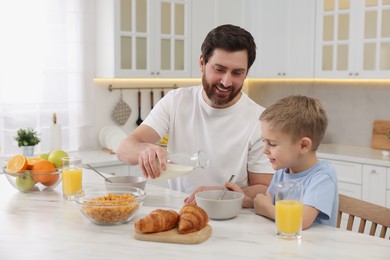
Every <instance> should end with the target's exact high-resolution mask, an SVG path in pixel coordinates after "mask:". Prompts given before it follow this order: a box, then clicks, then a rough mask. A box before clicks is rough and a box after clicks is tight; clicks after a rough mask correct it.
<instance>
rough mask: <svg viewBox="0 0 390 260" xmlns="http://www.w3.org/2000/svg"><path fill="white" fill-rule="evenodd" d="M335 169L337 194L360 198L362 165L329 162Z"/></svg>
mask: <svg viewBox="0 0 390 260" xmlns="http://www.w3.org/2000/svg"><path fill="white" fill-rule="evenodd" d="M331 163H332V165H333V167H334V168H335V169H336V173H337V182H338V186H339V193H342V194H345V195H348V196H351V197H354V198H357V199H361V198H362V164H360V163H350V162H344V161H335V160H331Z"/></svg>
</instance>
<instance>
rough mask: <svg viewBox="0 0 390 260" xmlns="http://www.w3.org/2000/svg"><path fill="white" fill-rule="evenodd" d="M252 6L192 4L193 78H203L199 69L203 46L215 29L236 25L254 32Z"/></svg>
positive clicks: (211, 1)
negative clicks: (210, 32)
mask: <svg viewBox="0 0 390 260" xmlns="http://www.w3.org/2000/svg"><path fill="white" fill-rule="evenodd" d="M249 10H250V5H249V1H247V0H194V1H192V3H191V12H192V13H191V43H192V46H191V60H192V73H191V76H192V77H193V78H199V77H201V76H202V74H201V72H200V69H199V58H200V55H201V45H202V43H203V40H204V39H205V37H206V35H207V34H208V33H209V31H211V30H212V29H213V28H215V27H217V26H219V25H222V24H234V25H237V26H240V27H243V28H245V29H246V30H248V31H250V32H252V28H251V26H252V25H251V23H250V20H249V19H250V17H251V15H250V11H249Z"/></svg>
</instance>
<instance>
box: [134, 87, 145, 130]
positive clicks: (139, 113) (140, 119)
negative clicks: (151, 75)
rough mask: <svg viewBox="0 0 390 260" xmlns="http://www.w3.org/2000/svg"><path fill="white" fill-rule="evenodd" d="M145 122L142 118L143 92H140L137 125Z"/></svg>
mask: <svg viewBox="0 0 390 260" xmlns="http://www.w3.org/2000/svg"><path fill="white" fill-rule="evenodd" d="M143 121H144V120H142V118H141V90H138V119H137V121H136V124H137V125H140V124H142V122H143Z"/></svg>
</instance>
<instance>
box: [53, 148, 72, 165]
mask: <svg viewBox="0 0 390 260" xmlns="http://www.w3.org/2000/svg"><path fill="white" fill-rule="evenodd" d="M64 157H68V154H67V153H66V152H65V151H62V150H58V149H57V150H53V151H51V152H50V153H49V157H48V161H49V162H51V163H52V164H54V166H55V167H56V168H61V167H62V158H64Z"/></svg>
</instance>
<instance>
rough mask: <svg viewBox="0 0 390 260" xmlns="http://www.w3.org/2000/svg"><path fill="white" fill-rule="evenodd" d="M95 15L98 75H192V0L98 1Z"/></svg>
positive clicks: (149, 76) (128, 76) (122, 76)
mask: <svg viewBox="0 0 390 260" xmlns="http://www.w3.org/2000/svg"><path fill="white" fill-rule="evenodd" d="M96 16H97V19H96V21H97V24H96V41H97V43H96V45H97V48H96V53H97V57H96V62H97V65H96V76H97V77H120V78H130V77H132V78H133V77H137V78H155V77H157V78H158V77H189V76H190V74H191V61H190V52H191V50H190V19H191V13H190V0H116V1H105V0H97V2H96ZM111 39H112V41H111Z"/></svg>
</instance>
